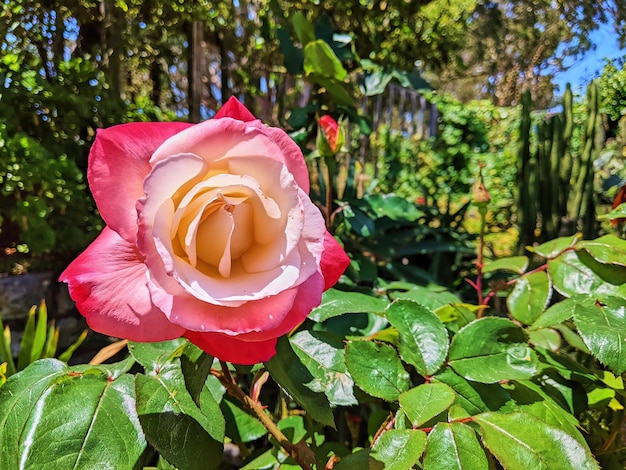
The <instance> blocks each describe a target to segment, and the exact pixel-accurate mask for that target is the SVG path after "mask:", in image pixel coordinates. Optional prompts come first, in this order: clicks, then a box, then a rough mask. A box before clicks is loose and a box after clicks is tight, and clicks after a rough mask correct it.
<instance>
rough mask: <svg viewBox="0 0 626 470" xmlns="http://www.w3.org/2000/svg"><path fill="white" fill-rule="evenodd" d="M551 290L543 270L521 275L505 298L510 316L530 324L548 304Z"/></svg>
mask: <svg viewBox="0 0 626 470" xmlns="http://www.w3.org/2000/svg"><path fill="white" fill-rule="evenodd" d="M551 292H552V288H551V286H550V279H549V278H548V275H547V274H546V272H545V271H539V272H535V273H532V274H527V275H525V276H521V277H520V278H519V279H518V280H517V282H516V283H515V287H514V288H513V291H512V292H511V293H510V294H509V296H508V297H507V299H506V304H507V306H508V307H509V311H510V312H511V316H512V317H513V318H515V319H516V320H518V321H520V322H522V323H524V324H526V325H530V324H532V323H533V322H534V321H535V320H536V319H537V318H539V316H541V314H542V313H543V311H544V310H545V308H546V306H547V305H548V302H549V301H550V293H551Z"/></svg>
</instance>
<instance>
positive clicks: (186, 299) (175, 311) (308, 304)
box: [148, 273, 324, 341]
mask: <svg viewBox="0 0 626 470" xmlns="http://www.w3.org/2000/svg"><path fill="white" fill-rule="evenodd" d="M148 284H149V287H150V290H151V292H152V299H153V301H154V303H155V304H157V305H158V306H159V308H161V309H162V310H163V312H165V314H166V315H167V316H168V318H169V319H170V321H172V322H173V323H176V324H178V325H180V326H182V327H184V328H186V329H188V330H194V331H199V332H218V333H225V334H228V335H240V336H241V337H242V338H244V339H246V340H248V341H262V340H266V339H269V338H275V337H278V336H281V335H283V334H285V333H288V332H289V331H291V330H292V329H293V328H295V327H296V326H297V325H299V324H300V323H302V322H303V321H304V319H305V318H306V317H307V315H308V314H309V313H311V310H313V308H315V307H317V306H318V305H319V304H320V302H321V299H322V287H323V284H324V279H323V278H322V276H321V275H320V274H319V273H315V274H314V275H313V276H311V277H310V278H309V279H307V280H306V281H305V282H304V283H302V284H301V285H300V286H299V287H297V288H293V289H290V290H287V291H285V292H281V293H280V294H278V295H276V296H273V297H267V298H264V299H260V300H255V301H250V302H247V303H245V304H242V305H241V306H239V307H221V306H217V305H210V304H207V303H205V302H202V301H200V300H198V299H195V298H193V297H191V296H189V295H180V296H171V295H168V294H167V293H165V291H163V289H161V288H160V286H158V285H156V284H154V283H152V282H149V283H148Z"/></svg>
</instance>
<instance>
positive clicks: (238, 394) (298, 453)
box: [211, 361, 316, 470]
mask: <svg viewBox="0 0 626 470" xmlns="http://www.w3.org/2000/svg"><path fill="white" fill-rule="evenodd" d="M220 365H221V366H222V373H221V374H220V373H219V372H218V371H215V370H213V369H212V370H211V372H212V373H213V375H215V376H216V377H217V378H218V379H219V380H220V382H221V383H222V385H224V386H225V387H226V390H227V391H228V394H229V395H231V396H232V397H234V398H236V399H237V400H239V401H240V402H241V403H243V405H244V407H245V408H246V409H247V410H248V411H249V412H251V413H252V414H254V416H256V418H258V420H259V421H261V423H262V424H263V426H265V429H267V430H268V431H269V433H270V434H271V435H272V436H274V438H275V439H276V440H277V441H278V443H279V444H280V445H281V446H282V448H283V449H285V451H286V452H287V454H289V455H290V456H291V457H292V458H293V459H294V460H295V461H296V462H297V463H298V465H300V466H301V467H302V468H303V469H305V470H312V469H313V465H315V464H316V459H315V454H314V453H313V451H312V450H311V449H310V448H309V446H308V445H306V443H305V442H304V441H301V442H299V443H297V444H294V443H293V442H291V441H290V440H289V439H288V438H287V436H285V435H284V434H283V433H282V431H281V430H280V429H278V426H276V424H275V423H274V421H273V420H272V418H270V416H269V415H268V414H267V413H266V412H265V410H264V409H263V407H262V406H261V404H260V403H259V402H257V401H255V400H253V399H252V398H251V397H250V396H248V395H246V394H245V392H244V391H243V390H242V389H241V388H240V387H239V385H238V384H237V382H236V381H235V379H234V378H233V376H232V375H231V373H230V370H228V364H226V362H224V361H220Z"/></svg>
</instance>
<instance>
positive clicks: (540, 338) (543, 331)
mask: <svg viewBox="0 0 626 470" xmlns="http://www.w3.org/2000/svg"><path fill="white" fill-rule="evenodd" d="M528 337H529V339H530V342H531V343H532V344H534V345H535V346H540V347H542V348H546V349H549V350H551V351H558V350H559V349H560V348H561V335H560V334H559V333H558V332H557V331H556V330H553V329H552V328H540V329H537V330H531V331H529V332H528Z"/></svg>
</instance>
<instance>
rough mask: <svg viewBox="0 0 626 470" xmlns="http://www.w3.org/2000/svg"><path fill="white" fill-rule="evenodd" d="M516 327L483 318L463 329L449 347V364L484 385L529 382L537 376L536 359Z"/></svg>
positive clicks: (500, 319)
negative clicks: (512, 381)
mask: <svg viewBox="0 0 626 470" xmlns="http://www.w3.org/2000/svg"><path fill="white" fill-rule="evenodd" d="M526 342H527V338H526V335H525V333H524V331H523V330H522V329H521V328H520V327H519V326H517V325H516V324H515V323H513V322H511V321H509V320H507V319H504V318H497V317H484V318H481V319H480V320H475V321H473V322H472V323H470V324H469V325H467V326H465V327H463V328H462V329H461V330H460V331H459V332H458V333H457V334H456V335H455V336H454V338H453V339H452V343H451V344H450V354H449V361H450V362H449V363H450V365H451V366H452V368H453V369H454V370H455V371H456V372H457V373H458V374H459V375H461V376H462V377H465V378H466V379H468V380H473V381H477V382H484V383H495V382H499V381H500V380H507V379H527V378H530V377H532V376H533V375H535V374H536V373H537V355H536V354H535V352H534V351H533V350H532V349H531V348H530V347H529V346H528V345H527V343H526Z"/></svg>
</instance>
